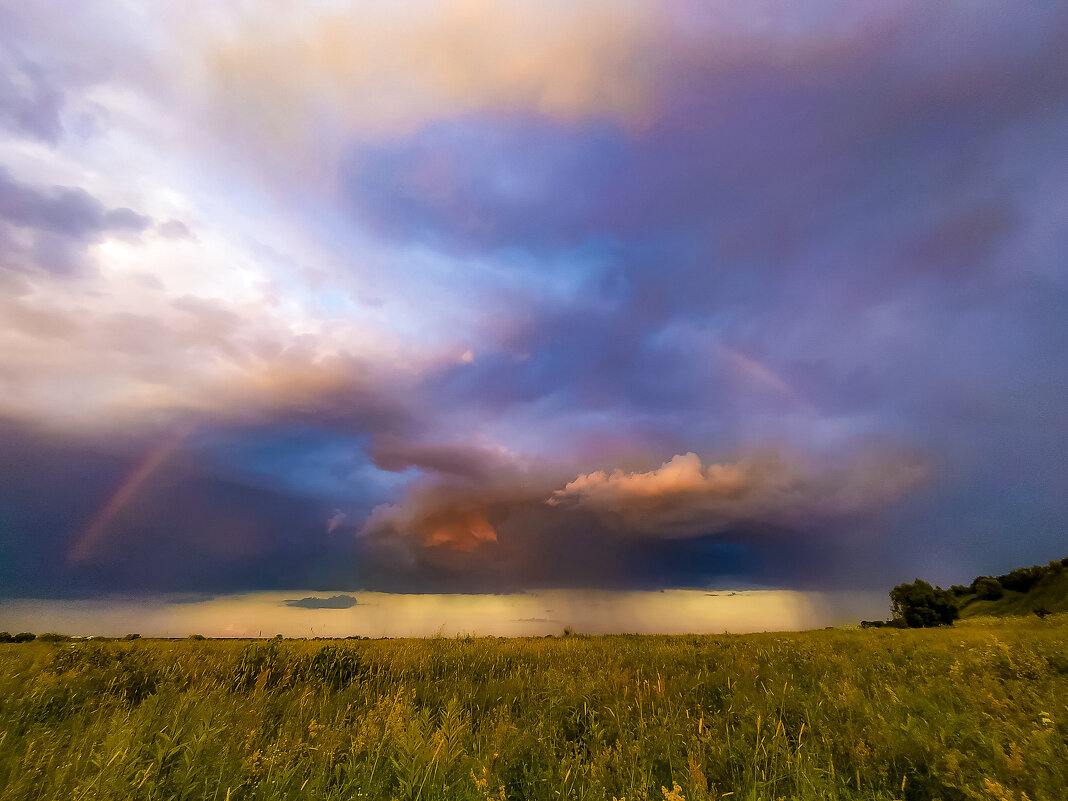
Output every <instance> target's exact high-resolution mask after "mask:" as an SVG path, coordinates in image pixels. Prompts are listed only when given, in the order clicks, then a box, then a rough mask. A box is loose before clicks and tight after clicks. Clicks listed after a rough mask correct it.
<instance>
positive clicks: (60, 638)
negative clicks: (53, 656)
mask: <svg viewBox="0 0 1068 801" xmlns="http://www.w3.org/2000/svg"><path fill="white" fill-rule="evenodd" d="M37 639H38V640H40V641H41V642H70V639H71V638H70V635H69V634H57V633H56V632H54V631H46V632H45V633H44V634H40V635H38V636H37Z"/></svg>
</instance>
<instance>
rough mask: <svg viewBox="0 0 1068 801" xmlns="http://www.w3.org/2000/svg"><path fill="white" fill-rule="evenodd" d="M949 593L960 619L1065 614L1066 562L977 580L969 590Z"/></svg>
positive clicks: (955, 589)
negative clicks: (1038, 613) (1036, 612)
mask: <svg viewBox="0 0 1068 801" xmlns="http://www.w3.org/2000/svg"><path fill="white" fill-rule="evenodd" d="M952 590H953V593H954V594H955V595H956V596H957V602H958V603H959V604H960V616H961V617H978V616H980V615H995V616H1004V615H1027V614H1031V613H1032V612H1034V611H1036V610H1040V611H1041V610H1045V611H1047V612H1068V558H1066V559H1062V560H1060V561H1054V562H1050V563H1049V564H1048V565H1035V566H1033V567H1023V568H1018V569H1016V570H1013V571H1012V572H1010V573H1006V574H1005V575H1003V576H996V577H995V576H980V577H978V578H977V579H975V581H973V582H972V583H971V585H970V586H968V587H963V586H956V587H953V588H952Z"/></svg>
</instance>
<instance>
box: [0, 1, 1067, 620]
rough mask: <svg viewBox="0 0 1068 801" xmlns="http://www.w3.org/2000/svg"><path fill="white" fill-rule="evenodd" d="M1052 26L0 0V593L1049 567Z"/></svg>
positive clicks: (550, 7) (541, 9)
mask: <svg viewBox="0 0 1068 801" xmlns="http://www.w3.org/2000/svg"><path fill="white" fill-rule="evenodd" d="M1066 38H1068V8H1065V7H1064V6H1063V5H1062V4H1057V3H1026V4H1020V3H1012V2H992V1H991V2H987V1H985V0H977V1H976V2H967V3H965V2H943V3H930V2H892V1H891V2H884V3H878V4H871V3H841V2H823V1H822V0H812V2H805V3H800V4H799V3H792V2H768V1H767V0H757V1H756V2H746V3H737V2H725V1H724V0H713V2H694V3H687V2H679V1H678V0H659V1H658V2H632V1H631V0H611V1H609V0H582V1H581V2H572V3H546V2H534V1H531V2H526V1H525V0H524V1H522V2H518V1H517V2H513V1H512V0H502V1H498V2H489V1H488V0H485V1H483V0H438V1H437V2H422V1H421V0H416V1H415V2H405V3H397V2H381V1H379V0H365V1H364V2H339V1H337V0H313V1H312V2H303V3H290V2H269V1H268V2H247V1H244V0H231V1H229V2H220V1H219V0H190V1H189V2H186V3H182V4H174V3H166V2H132V1H130V2H121V1H120V0H114V1H109V0H86V2H80V3H73V4H72V3H68V2H53V1H52V0H42V1H41V2H35V3H23V2H16V1H15V0H0V598H6V599H52V600H54V601H57V602H59V601H63V602H66V601H72V602H73V601H79V602H85V603H96V602H100V601H101V599H107V598H115V597H127V598H130V597H138V598H145V597H156V596H158V597H164V596H168V594H170V596H168V597H171V596H173V594H176V593H177V594H182V593H187V594H188V593H192V594H194V596H195V597H197V598H207V597H214V596H228V595H234V596H235V597H236V596H241V597H244V595H242V594H250V593H251V594H253V595H254V594H255V593H274V595H272V596H271V597H272V598H275V599H276V600H275V601H272V603H273V604H275V605H277V599H278V598H282V599H285V598H289V597H290V595H288V594H287V593H288V592H291V591H293V590H307V588H313V589H312V590H308V591H309V592H312V591H320V592H323V593H326V594H325V595H324V596H323V597H331V596H333V595H334V594H335V593H351V592H366V593H401V594H416V595H417V594H434V597H437V598H439V599H444V598H445V597H446V596H447V595H448V594H460V595H469V594H479V593H523V592H537V591H575V592H580V593H581V592H587V591H589V592H593V591H597V592H608V591H619V592H650V593H656V592H658V591H659V590H680V591H681V590H692V591H697V590H702V589H708V588H723V587H730V588H734V589H768V590H783V591H796V592H851V591H877V592H878V593H881V594H882V593H885V592H886V591H887V590H888V589H889V588H890V587H892V586H893V585H894V584H897V583H899V582H901V581H910V580H911V579H913V578H914V577H923V578H927V579H929V580H931V581H932V582H935V583H940V584H943V585H948V584H950V583H954V582H965V583H966V582H968V581H970V580H971V579H972V578H973V577H974V576H976V575H980V574H988V573H993V574H997V573H1001V572H1006V571H1007V570H1009V569H1011V568H1013V567H1017V566H1021V565H1030V564H1034V563H1044V562H1046V561H1048V560H1051V559H1054V558H1058V559H1059V558H1061V557H1063V556H1065V555H1068V456H1066V454H1068V357H1066V356H1065V353H1066V349H1068V255H1066V254H1068V191H1066V189H1065V187H1068V148H1066V147H1065V144H1064V143H1065V142H1066V141H1068V50H1066V49H1065V47H1064V45H1063V43H1064V41H1065V40H1066ZM250 597H251V596H250ZM293 597H296V598H299V597H300V596H293ZM523 597H526V596H523ZM620 597H622V596H620ZM628 597H629V596H628ZM635 597H637V596H635ZM642 597H644V596H642ZM650 597H651V596H650ZM769 597H770V596H769ZM20 603H21V601H20ZM441 603H443V604H444V603H446V601H444V600H442V601H441ZM680 603H681V602H680ZM20 608H21V607H20ZM680 608H681V607H680ZM11 609H12V607H11V605H10V603H9V604H8V607H7V610H8V612H9V613H10V611H11ZM329 614H338V612H337V610H331V611H330V612H329ZM0 617H2V616H0ZM335 619H336V618H335Z"/></svg>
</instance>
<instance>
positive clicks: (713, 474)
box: [546, 452, 927, 537]
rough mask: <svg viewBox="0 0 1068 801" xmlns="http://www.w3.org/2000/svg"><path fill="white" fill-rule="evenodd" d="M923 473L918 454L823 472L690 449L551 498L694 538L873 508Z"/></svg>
mask: <svg viewBox="0 0 1068 801" xmlns="http://www.w3.org/2000/svg"><path fill="white" fill-rule="evenodd" d="M926 474H927V470H926V468H925V467H924V465H923V464H922V463H919V462H918V461H916V460H915V459H911V460H908V459H901V458H898V459H888V458H885V457H883V458H879V457H876V458H867V459H865V460H864V461H862V462H860V463H859V464H851V465H849V466H847V467H845V468H838V469H826V468H824V469H821V468H818V467H814V466H807V465H803V464H801V463H797V462H790V461H787V460H786V459H784V458H783V457H782V456H780V455H779V454H776V453H766V454H756V455H753V456H749V457H746V458H743V459H740V460H738V461H735V462H730V463H724V464H709V465H707V466H706V465H703V464H702V463H701V459H700V458H699V457H698V456H697V454H695V453H692V452H691V453H686V454H679V455H677V456H675V457H673V458H672V459H670V460H669V461H667V462H665V463H664V464H662V465H661V466H660V467H658V468H656V469H654V470H649V471H647V472H631V473H625V472H623V471H622V470H614V471H612V472H611V473H608V472H605V471H603V470H599V471H595V472H593V473H587V474H584V475H580V476H578V477H577V478H575V479H574V480H572V481H570V482H568V483H567V485H565V486H564V488H563V489H559V490H556V491H555V492H553V494H552V495H551V496H550V497H549V498H548V500H547V501H546V503H548V504H549V505H550V506H558V507H563V508H579V509H588V510H591V511H594V512H596V513H597V514H598V515H599V516H601V517H602V518H605V519H607V520H609V521H611V522H612V523H614V524H616V525H618V526H619V527H620V528H621V529H622V530H623V531H629V532H632V533H633V532H638V533H642V534H645V535H652V536H662V537H690V536H694V535H697V534H702V533H707V532H710V531H715V530H717V529H724V528H727V527H729V526H732V525H740V524H745V523H753V522H764V523H772V522H775V523H780V524H782V523H786V522H789V523H791V524H793V525H804V524H806V523H807V524H813V523H818V522H821V521H826V520H828V519H832V520H833V519H835V518H842V517H848V516H850V515H855V514H858V513H861V512H870V511H872V510H874V509H877V508H879V507H880V506H883V505H885V504H887V503H889V502H891V501H894V500H897V499H898V498H900V497H901V496H903V495H904V494H906V493H907V492H909V491H911V490H913V489H915V488H916V487H917V486H918V485H919V484H920V483H921V482H922V480H923V479H924V478H925V476H926Z"/></svg>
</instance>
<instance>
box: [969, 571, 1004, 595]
mask: <svg viewBox="0 0 1068 801" xmlns="http://www.w3.org/2000/svg"><path fill="white" fill-rule="evenodd" d="M1004 595H1005V588H1004V587H1002V586H1001V582H1000V581H998V580H997V579H996V578H990V577H989V576H983V577H981V578H977V579H976V580H975V597H976V598H978V599H979V600H980V601H996V600H997V599H998V598H1001V597H1002V596H1004Z"/></svg>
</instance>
